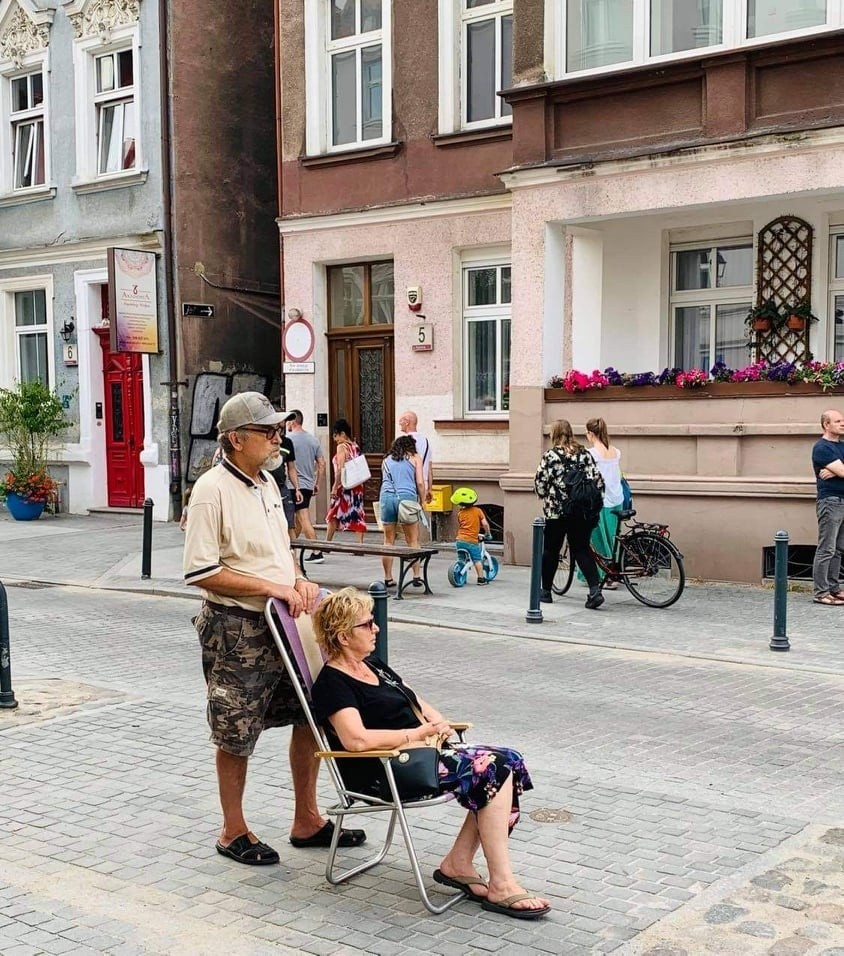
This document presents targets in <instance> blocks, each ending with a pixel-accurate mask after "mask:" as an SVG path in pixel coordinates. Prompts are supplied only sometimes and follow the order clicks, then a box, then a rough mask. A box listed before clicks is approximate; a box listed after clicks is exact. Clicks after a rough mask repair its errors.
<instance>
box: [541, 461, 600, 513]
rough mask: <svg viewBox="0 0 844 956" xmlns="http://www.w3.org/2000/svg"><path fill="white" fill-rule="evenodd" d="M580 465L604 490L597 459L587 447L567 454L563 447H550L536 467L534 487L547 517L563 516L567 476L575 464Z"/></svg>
mask: <svg viewBox="0 0 844 956" xmlns="http://www.w3.org/2000/svg"><path fill="white" fill-rule="evenodd" d="M578 465H579V466H580V467H582V468H583V470H584V471H585V472H586V474H587V476H588V477H589V478H591V479H592V480H593V481H594V482H595V484H596V485H597V486H598V488H600V490H601V492H602V493H603V491H604V479H603V478H602V477H601V472H600V471H599V470H598V466H597V465H596V464H595V459H594V458H593V457H592V456H591V455H590V454H589V452H588V451H587V450H586V449H585V448H580V449H579V450H578V451H576V452H574V453H573V454H567V453H566V452H564V451H563V449H562V448H549V449H548V451H546V452H545V454H544V455H543V456H542V461H540V463H539V467H538V468H537V469H536V477H535V478H534V481H533V487H534V489H535V490H536V493H537V494H538V495H539V497H540V498H541V499H542V513H543V514H544V515H545V517H546V518H561V517H562V516H563V502H564V501H565V500H566V482H565V476H566V473H567V472H568V471H570V470H571V469H572V468H574V467H575V466H578Z"/></svg>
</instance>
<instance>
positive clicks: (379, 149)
mask: <svg viewBox="0 0 844 956" xmlns="http://www.w3.org/2000/svg"><path fill="white" fill-rule="evenodd" d="M401 147H402V144H401V143H400V142H398V141H396V142H393V143H384V144H382V145H381V146H366V147H361V148H360V149H344V150H343V151H342V152H339V153H322V154H321V155H319V156H303V157H302V158H301V159H300V160H299V163H300V164H301V165H302V166H305V167H306V168H312V167H316V166H338V165H341V164H342V163H361V162H365V161H366V160H369V159H390V158H392V157H393V156H395V155H396V154H397V153H398V151H399V150H400V149H401Z"/></svg>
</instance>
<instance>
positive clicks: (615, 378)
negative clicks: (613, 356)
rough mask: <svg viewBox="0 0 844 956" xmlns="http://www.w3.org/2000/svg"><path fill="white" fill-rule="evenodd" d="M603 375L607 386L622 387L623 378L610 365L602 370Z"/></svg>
mask: <svg viewBox="0 0 844 956" xmlns="http://www.w3.org/2000/svg"><path fill="white" fill-rule="evenodd" d="M604 375H605V376H606V378H607V384H609V385H623V384H624V377H623V376H622V374H621V372H619V371H617V370H616V369H614V368H613V367H612V365H610V366H609V367H608V368H605V369H604Z"/></svg>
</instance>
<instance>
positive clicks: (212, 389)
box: [0, 0, 280, 519]
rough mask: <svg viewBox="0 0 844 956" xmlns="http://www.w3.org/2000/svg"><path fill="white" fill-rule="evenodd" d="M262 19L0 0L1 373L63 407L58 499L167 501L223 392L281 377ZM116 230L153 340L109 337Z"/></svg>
mask: <svg viewBox="0 0 844 956" xmlns="http://www.w3.org/2000/svg"><path fill="white" fill-rule="evenodd" d="M272 38H273V14H272V9H271V7H270V6H269V5H267V4H264V3H260V2H257V0H256V2H244V3H243V4H239V5H237V8H236V9H235V8H234V6H231V7H230V8H229V7H225V8H223V9H219V5H216V4H211V3H204V2H201V0H195V2H191V3H185V4H179V5H176V4H166V3H158V2H153V0H64V2H60V3H57V4H56V3H52V4H46V3H35V2H31V0H0V109H1V110H2V116H0V147H2V149H1V150H0V387H2V386H8V385H11V384H12V383H14V382H15V381H21V380H29V379H32V378H39V379H41V380H42V381H44V382H45V383H47V384H48V385H49V386H50V387H51V388H52V389H55V390H56V391H57V393H58V394H59V395H60V397H61V399H62V401H63V403H64V405H65V407H66V408H67V412H68V417H69V418H70V419H71V420H72V422H73V426H72V428H71V429H70V431H69V432H68V434H67V436H66V439H65V441H64V443H63V446H62V447H61V448H60V449H59V453H58V457H57V460H56V462H55V463H53V464H52V465H51V470H52V472H53V474H54V476H55V477H56V478H57V479H59V481H60V508H61V509H62V510H70V511H72V512H76V513H80V512H84V511H86V510H87V509H89V508H101V507H129V508H137V507H140V506H142V504H143V502H144V500H145V499H146V498H152V500H153V502H154V505H155V516H156V518H159V519H166V518H168V517H169V516H172V515H173V514H175V513H177V512H178V511H179V510H180V508H181V504H180V499H181V491H182V487H183V481H184V479H185V478H186V477H188V478H189V477H190V471H191V467H192V462H191V458H190V456H191V454H192V453H194V452H195V453H196V455H197V456H198V457H197V460H196V461H195V462H193V465H197V466H198V464H201V462H202V454H203V449H204V448H206V447H207V445H208V443H209V441H210V439H211V436H213V434H214V425H215V422H216V410H217V409H218V408H219V405H220V404H221V403H222V402H223V401H225V398H226V397H227V395H228V394H230V393H231V391H232V390H234V389H237V388H238V387H250V386H251V387H259V388H260V389H261V390H262V391H266V392H267V393H270V392H271V391H272V389H273V388H276V389H277V387H278V379H279V371H280V369H279V366H280V362H279V321H278V276H279V260H278V249H277V245H276V239H275V236H276V232H275V225H274V218H275V213H276V208H277V186H276V163H275V141H274V119H273V117H274V102H275V83H274V69H273V62H272V56H271V54H270V52H269V51H270V50H271V47H272ZM245 40H250V41H251V40H254V41H255V42H254V43H253V42H245ZM246 48H248V50H251V51H252V52H251V53H249V52H245V49H246ZM175 51H178V55H174V53H175ZM235 90H239V93H240V96H241V97H242V103H241V104H240V106H239V108H238V110H237V111H235V110H232V109H231V107H230V103H231V94H232V92H233V91H235ZM112 247H116V248H125V249H129V250H138V251H141V252H148V253H153V254H154V256H155V267H154V269H155V279H156V298H157V303H156V304H157V311H158V329H157V332H158V350H157V351H153V352H151V353H150V354H139V353H129V352H123V351H112V349H111V345H110V342H109V334H108V330H109V319H110V316H109V275H108V268H107V250H108V249H109V248H112ZM186 306H187V307H186ZM68 347H69V348H68ZM2 457H3V454H2V449H0V460H2Z"/></svg>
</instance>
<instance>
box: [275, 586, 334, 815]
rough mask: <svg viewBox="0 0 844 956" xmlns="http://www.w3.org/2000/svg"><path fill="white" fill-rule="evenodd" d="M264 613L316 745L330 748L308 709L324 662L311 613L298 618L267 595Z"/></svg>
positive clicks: (321, 595) (331, 766)
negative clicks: (312, 689) (315, 682)
mask: <svg viewBox="0 0 844 956" xmlns="http://www.w3.org/2000/svg"><path fill="white" fill-rule="evenodd" d="M328 594H329V592H328V591H326V590H325V589H322V590H321V591H320V592H319V600H320V601H321V600H322V599H323V598H324V597H326V596H327V595H328ZM264 616H265V617H266V619H267V625H268V626H269V629H270V633H271V634H272V636H273V640H274V641H275V644H276V647H277V648H278V652H279V654H280V655H281V659H282V661H283V662H284V667H285V669H286V670H287V673H288V674H289V676H290V681H291V683H292V684H293V690H294V691H295V692H296V697H297V698H298V700H299V704H300V705H301V707H302V710H303V712H304V714H305V717H306V719H307V721H308V726H309V727H310V728H311V733H312V734H313V735H314V740H315V741H316V745H317V748H318V749H319V750H330V749H331V747H330V746H329V744H328V740H327V739H326V736H325V734H324V733H323V730H322V727H320V726H319V724H318V723H317V722H316V720H315V719H314V715H313V711H312V710H311V688H312V687H313V686H314V681H315V680H316V679H317V676H318V675H319V672H320V671H321V670H322V665H323V663H324V657H323V654H322V651H321V650H320V648H319V646H318V645H317V642H316V637H315V635H314V625H313V621H312V620H311V616H310V614H300V615H299V617H293V616H292V615H291V614H290V611H288V609H287V605H286V604H285V603H284V601H280V600H278V599H277V598H270V599H269V600H268V601H267V603H266V605H265V607H264ZM327 763H328V769H329V773H330V774H331V778H332V781H333V783H334V786H335V787H336V788H337V792H338V793H339V794H340V795H341V797H342V791H343V789H344V787H343V781H342V779H341V777H340V774H339V772H338V770H337V767H336V765H335V762H334V761H333V760H328V761H327ZM343 799H345V798H343Z"/></svg>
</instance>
